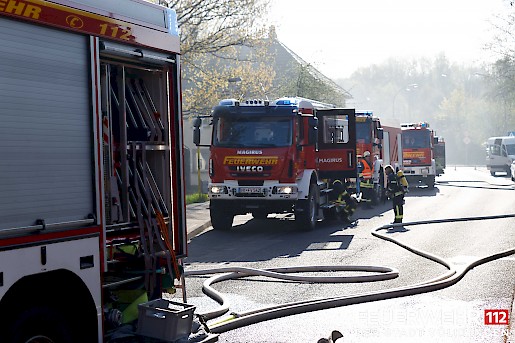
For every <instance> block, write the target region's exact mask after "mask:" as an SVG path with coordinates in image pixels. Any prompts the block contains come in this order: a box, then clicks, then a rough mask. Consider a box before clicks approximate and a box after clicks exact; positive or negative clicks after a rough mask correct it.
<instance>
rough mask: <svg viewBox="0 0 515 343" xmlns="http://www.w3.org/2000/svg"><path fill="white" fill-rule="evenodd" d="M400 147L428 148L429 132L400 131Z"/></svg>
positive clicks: (429, 145) (429, 143) (429, 142)
mask: <svg viewBox="0 0 515 343" xmlns="http://www.w3.org/2000/svg"><path fill="white" fill-rule="evenodd" d="M402 147H403V148H407V149H422V148H430V147H431V135H430V132H429V131H428V130H406V131H402Z"/></svg>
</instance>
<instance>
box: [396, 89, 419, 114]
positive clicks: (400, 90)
mask: <svg viewBox="0 0 515 343" xmlns="http://www.w3.org/2000/svg"><path fill="white" fill-rule="evenodd" d="M417 87H418V84H417V83H411V84H409V85H406V86H403V87H401V88H400V89H399V90H398V91H397V93H395V95H394V96H393V101H392V116H393V117H394V118H395V100H396V99H397V95H399V94H400V92H402V91H403V90H406V91H408V92H409V91H410V90H411V89H412V88H417Z"/></svg>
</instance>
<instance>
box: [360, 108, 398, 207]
mask: <svg viewBox="0 0 515 343" xmlns="http://www.w3.org/2000/svg"><path fill="white" fill-rule="evenodd" d="M365 151H368V152H370V154H371V156H372V163H373V166H372V169H373V170H372V182H373V187H374V193H373V194H374V196H373V198H372V199H371V200H372V204H374V205H376V204H378V203H379V202H380V201H381V200H383V199H384V196H385V186H386V184H385V182H386V181H385V177H384V167H385V166H386V165H391V166H392V167H393V168H394V169H395V170H398V169H402V140H401V126H400V123H395V122H387V123H386V122H384V120H382V119H381V118H379V117H378V116H375V115H374V114H373V112H372V111H356V153H357V155H358V156H363V153H364V152H365Z"/></svg>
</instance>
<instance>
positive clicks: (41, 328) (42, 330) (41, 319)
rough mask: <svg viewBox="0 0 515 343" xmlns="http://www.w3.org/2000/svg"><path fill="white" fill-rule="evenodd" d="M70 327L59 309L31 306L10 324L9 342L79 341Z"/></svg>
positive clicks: (51, 342)
mask: <svg viewBox="0 0 515 343" xmlns="http://www.w3.org/2000/svg"><path fill="white" fill-rule="evenodd" d="M70 327H71V325H70V323H69V322H68V320H67V318H66V317H65V316H63V314H62V313H60V312H59V311H57V310H55V309H53V308H51V307H47V306H38V307H33V308H29V309H27V310H25V311H24V312H22V313H21V315H20V316H19V317H18V319H16V320H15V321H14V323H13V325H12V326H10V328H9V329H10V330H11V333H10V335H9V337H10V339H9V342H12V343H22V342H42V343H58V342H81V341H82V340H79V337H74V336H76V335H74V333H73V332H72V331H71V329H70Z"/></svg>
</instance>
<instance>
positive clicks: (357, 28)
mask: <svg viewBox="0 0 515 343" xmlns="http://www.w3.org/2000/svg"><path fill="white" fill-rule="evenodd" d="M505 7H506V1H503V0H272V8H271V16H272V22H271V24H273V25H275V26H276V32H277V36H278V38H279V40H280V41H281V42H282V43H284V44H285V45H286V46H287V47H289V48H290V49H292V50H293V51H294V52H295V53H297V54H298V55H299V56H300V57H302V58H303V59H304V60H306V61H307V62H309V63H312V64H313V65H314V66H315V67H316V68H317V69H318V70H320V71H321V72H322V73H323V74H325V75H326V76H328V77H330V78H333V79H335V78H340V77H348V76H350V74H351V73H352V72H353V71H355V70H356V69H358V68H360V67H364V66H368V65H371V64H378V63H381V62H383V61H384V60H386V59H388V58H389V57H396V58H399V57H400V58H419V57H429V58H434V57H436V56H437V55H438V54H440V53H442V52H443V53H445V55H446V56H447V58H448V59H449V60H450V61H451V62H458V63H466V64H471V63H475V62H477V61H478V60H480V59H481V58H483V57H486V56H484V55H485V54H486V52H484V51H482V49H483V47H484V45H485V42H487V41H488V40H489V38H490V37H491V34H492V29H491V24H490V21H492V19H493V18H494V14H498V13H499V12H500V11H501V10H502V8H505Z"/></svg>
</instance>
